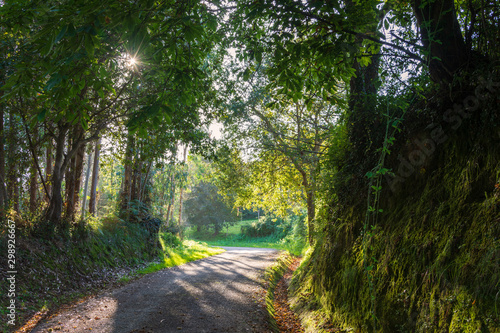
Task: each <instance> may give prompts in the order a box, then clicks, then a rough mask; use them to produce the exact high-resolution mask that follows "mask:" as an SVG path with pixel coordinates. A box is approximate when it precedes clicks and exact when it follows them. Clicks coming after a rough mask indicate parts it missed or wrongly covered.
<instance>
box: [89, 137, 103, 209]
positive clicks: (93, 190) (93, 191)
mask: <svg viewBox="0 0 500 333" xmlns="http://www.w3.org/2000/svg"><path fill="white" fill-rule="evenodd" d="M100 151H101V139H100V138H99V140H97V142H96V143H95V151H94V166H93V168H92V186H91V187H90V201H89V212H90V214H91V215H96V207H97V181H98V179H99V154H100Z"/></svg>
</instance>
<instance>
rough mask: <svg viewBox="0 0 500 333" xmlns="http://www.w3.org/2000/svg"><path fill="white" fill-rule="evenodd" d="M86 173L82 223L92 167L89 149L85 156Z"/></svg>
mask: <svg viewBox="0 0 500 333" xmlns="http://www.w3.org/2000/svg"><path fill="white" fill-rule="evenodd" d="M87 156H88V157H87V172H86V173H85V186H84V187H83V202H82V221H83V220H84V219H85V211H86V208H87V207H86V206H87V193H88V192H87V190H88V188H89V178H90V168H91V165H92V151H91V150H90V149H89V152H88V154H87Z"/></svg>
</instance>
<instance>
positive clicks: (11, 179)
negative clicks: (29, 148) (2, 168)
mask: <svg viewBox="0 0 500 333" xmlns="http://www.w3.org/2000/svg"><path fill="white" fill-rule="evenodd" d="M16 127H17V126H16V120H15V117H14V113H12V111H11V112H10V114H9V138H8V141H9V145H8V146H9V148H8V156H7V158H8V175H7V197H8V198H9V200H10V204H11V205H12V207H13V209H14V210H15V211H16V212H19V189H18V188H17V187H18V186H19V182H18V179H17V178H18V176H19V175H18V171H19V170H18V165H19V161H18V158H17V154H16V152H17V147H18V145H19V142H18V137H17V129H16Z"/></svg>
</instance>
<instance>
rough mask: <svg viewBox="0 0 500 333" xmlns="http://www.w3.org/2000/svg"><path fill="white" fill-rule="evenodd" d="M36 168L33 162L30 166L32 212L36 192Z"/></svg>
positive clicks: (33, 210)
mask: <svg viewBox="0 0 500 333" xmlns="http://www.w3.org/2000/svg"><path fill="white" fill-rule="evenodd" d="M37 185H38V184H37V169H36V165H35V162H34V161H33V164H32V166H31V177H30V212H31V213H34V212H35V211H36V203H37V202H36V194H37V193H36V192H37V188H38V186H37Z"/></svg>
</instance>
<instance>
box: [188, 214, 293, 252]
mask: <svg viewBox="0 0 500 333" xmlns="http://www.w3.org/2000/svg"><path fill="white" fill-rule="evenodd" d="M257 221H258V220H257V219H254V220H243V221H238V222H236V223H235V224H234V225H232V226H229V227H228V228H224V229H223V230H222V231H221V232H220V233H219V234H218V235H214V233H213V231H207V230H202V231H200V232H198V231H196V227H194V226H193V227H188V228H187V229H186V231H185V235H186V238H187V239H192V240H196V241H199V242H203V243H205V244H206V245H209V246H236V247H262V248H272V249H278V250H290V245H289V244H286V243H285V242H283V241H282V240H280V239H276V237H274V236H273V235H271V236H268V237H246V236H244V235H242V234H241V227H242V226H244V225H250V224H252V223H255V222H257Z"/></svg>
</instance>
